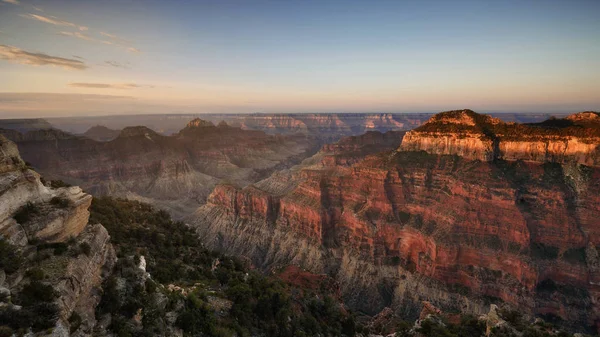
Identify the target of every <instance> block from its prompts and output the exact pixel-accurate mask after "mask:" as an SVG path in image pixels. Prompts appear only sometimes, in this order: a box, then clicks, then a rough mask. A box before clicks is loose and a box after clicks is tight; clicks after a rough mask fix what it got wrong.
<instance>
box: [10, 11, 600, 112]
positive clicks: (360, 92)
mask: <svg viewBox="0 0 600 337" xmlns="http://www.w3.org/2000/svg"><path fill="white" fill-rule="evenodd" d="M599 13H600V1H599V0H571V1H568V0H564V1H555V0H538V1H533V0H519V1H512V0H503V1H479V0H477V1H475V0H473V1H459V0H455V1H447V0H443V1H434V0H421V1H418V0H395V1H383V0H375V1H366V0H365V1H355V0H345V1H326V0H315V1H313V0H302V1H300V0H298V1H295V0H279V1H253V0H241V1H228V0H215V1H192V0H185V1H184V0H169V1H157V0H103V1H98V0H70V1H66V0H42V1H39V0H0V118H17V117H57V116H85V115H112V114H146V113H161V114H162V113H229V112H230V113H246V112H248V113H250V112H266V113H286V112H294V113H298V112H437V111H444V110H452V109H460V108H471V109H474V110H476V111H480V112H577V111H584V110H600V56H599V55H600V19H599V18H598V14H599Z"/></svg>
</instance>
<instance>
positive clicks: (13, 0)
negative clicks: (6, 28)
mask: <svg viewBox="0 0 600 337" xmlns="http://www.w3.org/2000/svg"><path fill="white" fill-rule="evenodd" d="M2 2H6V3H9V4H13V5H18V4H19V0H2Z"/></svg>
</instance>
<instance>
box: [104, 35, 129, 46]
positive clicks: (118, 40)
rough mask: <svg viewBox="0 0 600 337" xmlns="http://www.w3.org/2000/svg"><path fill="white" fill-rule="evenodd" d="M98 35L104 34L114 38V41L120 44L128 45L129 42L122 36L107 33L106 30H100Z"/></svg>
mask: <svg viewBox="0 0 600 337" xmlns="http://www.w3.org/2000/svg"><path fill="white" fill-rule="evenodd" d="M100 35H102V36H106V37H108V38H110V39H112V40H114V41H115V42H116V43H118V44H121V45H130V44H131V41H129V40H126V39H124V38H122V37H119V36H116V35H113V34H109V33H106V32H100Z"/></svg>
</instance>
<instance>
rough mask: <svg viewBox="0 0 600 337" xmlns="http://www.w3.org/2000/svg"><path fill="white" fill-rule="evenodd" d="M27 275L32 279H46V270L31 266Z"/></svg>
mask: <svg viewBox="0 0 600 337" xmlns="http://www.w3.org/2000/svg"><path fill="white" fill-rule="evenodd" d="M25 276H27V277H29V278H30V279H31V280H32V281H41V280H43V279H44V276H45V275H44V271H43V270H41V269H40V268H30V269H28V270H27V272H26V273H25Z"/></svg>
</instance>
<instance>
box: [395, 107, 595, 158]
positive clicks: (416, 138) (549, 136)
mask: <svg viewBox="0 0 600 337" xmlns="http://www.w3.org/2000/svg"><path fill="white" fill-rule="evenodd" d="M598 116H599V115H598V113H595V112H583V113H579V114H575V115H572V116H569V117H566V118H564V119H551V120H548V121H546V122H543V123H534V124H516V123H505V122H503V121H501V120H500V119H498V118H493V117H490V116H486V115H480V114H478V113H476V112H473V111H471V110H456V111H448V112H444V113H440V114H437V115H435V116H433V117H432V118H431V119H429V121H427V122H426V123H425V124H424V125H422V126H420V127H418V128H416V129H415V130H412V131H410V132H408V133H407V134H406V137H405V139H404V141H403V142H402V145H401V146H400V150H402V151H419V150H422V151H426V152H427V153H431V154H454V155H458V156H461V157H465V158H468V159H477V160H481V161H491V160H495V159H504V160H511V161H512V160H525V161H532V162H538V163H545V162H556V163H567V162H571V161H572V162H576V163H579V164H584V165H588V166H599V165H600V148H599V146H598V145H599V144H600V117H598Z"/></svg>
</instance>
